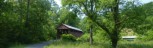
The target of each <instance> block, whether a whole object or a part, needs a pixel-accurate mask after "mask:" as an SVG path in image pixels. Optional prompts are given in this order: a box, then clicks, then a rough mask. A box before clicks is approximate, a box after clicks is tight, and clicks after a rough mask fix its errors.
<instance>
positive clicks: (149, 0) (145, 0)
mask: <svg viewBox="0 0 153 48" xmlns="http://www.w3.org/2000/svg"><path fill="white" fill-rule="evenodd" d="M140 1H141V2H142V3H148V2H151V1H152V2H153V0H140ZM55 2H56V3H57V4H58V5H59V6H60V7H61V6H62V5H61V0H55Z"/></svg>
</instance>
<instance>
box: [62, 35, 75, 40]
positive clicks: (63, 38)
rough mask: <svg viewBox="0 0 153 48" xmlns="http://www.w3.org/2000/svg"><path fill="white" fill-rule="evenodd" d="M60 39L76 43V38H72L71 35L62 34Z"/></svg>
mask: <svg viewBox="0 0 153 48" xmlns="http://www.w3.org/2000/svg"><path fill="white" fill-rule="evenodd" d="M61 37H62V40H64V41H76V37H74V36H73V35H72V34H62V36H61Z"/></svg>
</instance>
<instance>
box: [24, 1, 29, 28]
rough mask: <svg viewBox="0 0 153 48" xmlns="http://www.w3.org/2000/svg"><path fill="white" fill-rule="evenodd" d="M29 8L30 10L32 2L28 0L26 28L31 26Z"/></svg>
mask: <svg viewBox="0 0 153 48" xmlns="http://www.w3.org/2000/svg"><path fill="white" fill-rule="evenodd" d="M29 8H30V0H27V14H26V22H25V26H26V27H27V26H29Z"/></svg>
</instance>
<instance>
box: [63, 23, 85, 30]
mask: <svg viewBox="0 0 153 48" xmlns="http://www.w3.org/2000/svg"><path fill="white" fill-rule="evenodd" d="M63 25H65V26H66V27H68V28H70V29H74V30H78V31H82V30H81V29H79V28H76V27H72V26H69V25H66V24H63Z"/></svg>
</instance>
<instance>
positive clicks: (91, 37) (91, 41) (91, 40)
mask: <svg viewBox="0 0 153 48" xmlns="http://www.w3.org/2000/svg"><path fill="white" fill-rule="evenodd" d="M90 44H91V45H92V44H93V33H92V25H91V27H90Z"/></svg>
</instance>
